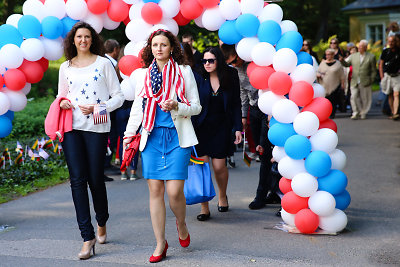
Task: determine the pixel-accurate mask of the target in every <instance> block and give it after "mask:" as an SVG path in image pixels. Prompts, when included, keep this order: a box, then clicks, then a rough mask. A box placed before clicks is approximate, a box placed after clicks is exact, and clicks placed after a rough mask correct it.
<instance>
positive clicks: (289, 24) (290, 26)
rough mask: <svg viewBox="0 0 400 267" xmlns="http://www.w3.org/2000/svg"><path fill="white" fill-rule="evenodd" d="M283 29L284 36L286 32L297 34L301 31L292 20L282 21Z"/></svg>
mask: <svg viewBox="0 0 400 267" xmlns="http://www.w3.org/2000/svg"><path fill="white" fill-rule="evenodd" d="M281 29H282V34H284V33H285V32H290V31H295V32H297V31H299V30H298V29H297V25H296V23H294V22H293V21H291V20H282V22H281Z"/></svg>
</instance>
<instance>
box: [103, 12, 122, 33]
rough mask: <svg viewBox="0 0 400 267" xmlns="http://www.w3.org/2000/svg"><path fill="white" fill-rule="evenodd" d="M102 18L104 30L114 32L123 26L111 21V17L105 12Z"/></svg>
mask: <svg viewBox="0 0 400 267" xmlns="http://www.w3.org/2000/svg"><path fill="white" fill-rule="evenodd" d="M100 16H101V18H102V20H103V27H104V29H107V30H110V31H112V30H115V29H116V28H118V26H119V25H120V24H121V22H117V21H113V20H112V19H110V17H109V16H108V15H107V12H104V13H103V14H101V15H100Z"/></svg>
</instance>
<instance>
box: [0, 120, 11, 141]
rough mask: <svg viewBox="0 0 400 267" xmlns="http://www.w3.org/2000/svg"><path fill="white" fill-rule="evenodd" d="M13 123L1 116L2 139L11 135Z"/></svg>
mask: <svg viewBox="0 0 400 267" xmlns="http://www.w3.org/2000/svg"><path fill="white" fill-rule="evenodd" d="M11 130H12V123H11V120H10V119H9V118H7V116H4V115H1V116H0V138H4V137H6V136H8V135H9V134H10V133H11Z"/></svg>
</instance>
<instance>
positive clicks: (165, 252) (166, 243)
mask: <svg viewBox="0 0 400 267" xmlns="http://www.w3.org/2000/svg"><path fill="white" fill-rule="evenodd" d="M167 249H168V242H167V240H165V247H164V250H163V252H162V254H161V255H159V256H154V255H151V257H150V259H149V262H151V263H156V262H160V261H162V260H163V259H164V258H166V257H167Z"/></svg>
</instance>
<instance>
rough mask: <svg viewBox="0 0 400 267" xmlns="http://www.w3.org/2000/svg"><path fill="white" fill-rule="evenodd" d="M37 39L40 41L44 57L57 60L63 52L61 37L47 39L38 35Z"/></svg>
mask: <svg viewBox="0 0 400 267" xmlns="http://www.w3.org/2000/svg"><path fill="white" fill-rule="evenodd" d="M39 40H40V41H41V42H42V44H43V47H44V57H45V58H46V59H48V60H57V59H59V58H61V57H62V56H63V54H64V47H63V39H62V38H61V37H59V38H57V39H53V40H50V39H47V38H44V37H40V38H39Z"/></svg>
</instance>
